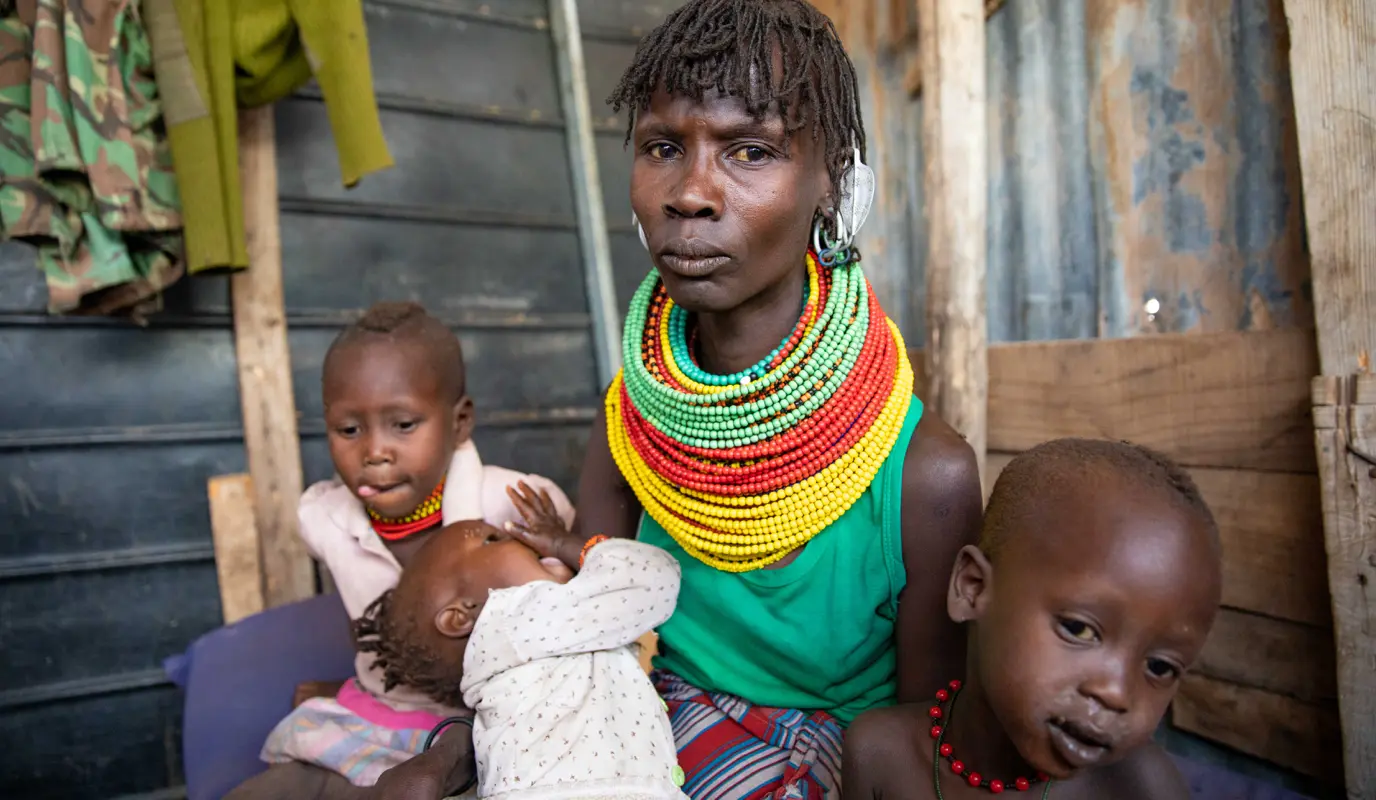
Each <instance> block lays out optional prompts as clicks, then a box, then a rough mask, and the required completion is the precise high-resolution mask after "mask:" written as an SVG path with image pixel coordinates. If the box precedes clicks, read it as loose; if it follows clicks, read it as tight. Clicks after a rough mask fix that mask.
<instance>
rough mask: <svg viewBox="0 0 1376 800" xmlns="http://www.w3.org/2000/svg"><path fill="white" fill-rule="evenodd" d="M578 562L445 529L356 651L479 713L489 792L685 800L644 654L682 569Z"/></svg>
mask: <svg viewBox="0 0 1376 800" xmlns="http://www.w3.org/2000/svg"><path fill="white" fill-rule="evenodd" d="M544 513H546V514H548V515H551V516H552V515H553V508H552V506H551V505H550V504H548V501H545V505H544ZM573 560H574V561H575V563H568V564H566V563H561V562H560V561H558V560H557V559H548V558H547V559H540V558H539V557H537V556H536V554H535V552H534V551H533V550H531V549H530V548H529V547H527V546H526V545H525V544H523V543H521V542H520V541H518V540H517V539H515V538H513V537H512V535H511V534H509V533H507V532H505V531H502V530H500V529H498V528H496V527H493V526H492V525H489V524H487V523H485V522H481V521H471V522H460V523H457V524H454V525H449V526H446V527H445V528H443V529H442V530H440V531H439V532H438V533H436V534H435V535H434V536H433V537H431V538H430V540H429V541H427V542H426V543H425V545H424V546H423V547H422V548H421V549H420V550H419V551H418V552H417V554H416V558H415V560H414V561H413V562H412V564H411V566H410V567H408V568H407V569H406V571H405V572H404V573H403V574H402V577H401V581H400V583H399V584H398V585H397V587H396V589H394V590H392V591H389V592H387V593H385V594H383V595H382V597H380V598H378V600H377V602H376V603H374V604H373V605H372V606H371V607H370V608H369V609H368V611H367V613H365V614H364V616H363V618H362V619H360V620H358V621H357V622H356V623H355V634H356V637H357V639H358V641H359V647H360V648H361V649H362V650H364V651H366V652H369V653H371V654H374V655H375V656H376V657H377V661H376V664H377V665H378V666H379V667H380V668H381V669H382V672H383V675H384V676H385V680H386V684H387V685H388V686H393V685H403V684H404V685H409V686H414V687H419V688H423V690H424V691H425V692H426V693H427V694H429V695H430V696H431V697H433V698H434V699H435V700H436V701H438V702H439V703H441V704H442V705H446V706H450V707H458V706H460V705H467V706H468V707H470V708H472V709H473V711H474V717H473V719H472V722H471V724H472V726H473V732H472V736H473V745H474V750H475V753H476V757H477V767H478V768H477V773H478V774H477V782H478V783H477V789H478V791H477V796H478V797H481V798H501V799H502V800H517V799H518V798H519V799H520V800H593V799H594V798H598V799H601V800H631V798H635V799H636V800H641V799H643V800H661V799H662V800H684V795H683V794H682V793H681V792H680V790H679V788H678V787H679V786H681V785H682V783H683V772H682V770H680V769H679V768H678V760H677V753H676V751H675V748H674V736H673V731H672V730H671V729H670V727H669V719H668V716H667V715H666V714H665V711H664V705H663V702H662V701H661V700H660V699H659V696H658V695H657V694H656V693H655V689H654V686H653V685H652V684H651V683H650V680H649V678H648V676H646V674H645V672H644V670H643V669H642V668H641V665H640V662H639V659H638V657H637V655H636V652H635V649H634V647H633V643H634V642H635V641H636V640H637V639H638V638H639V637H640V636H641V635H643V634H644V633H646V632H647V631H650V630H652V629H653V628H655V627H656V626H658V625H659V624H661V623H663V622H664V621H665V620H667V619H668V618H669V616H670V615H671V614H672V613H673V611H674V606H675V603H676V600H677V597H678V588H679V567H678V562H676V561H675V560H674V559H673V557H671V556H670V555H668V554H667V553H665V552H663V551H662V550H659V549H657V548H654V547H651V546H649V545H645V544H641V543H639V542H634V541H628V540H620V539H616V540H608V539H607V538H606V537H593V539H591V540H589V542H588V544H587V545H585V546H584V548H583V552H582V554H580V556H579V557H578V558H577V559H573ZM578 560H582V562H583V563H582V568H581V570H580V571H579V572H578V573H577V575H574V574H573V572H572V569H573V568H577V567H578V566H579V564H578V563H576V562H577V561H578Z"/></svg>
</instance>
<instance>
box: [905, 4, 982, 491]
mask: <svg viewBox="0 0 1376 800" xmlns="http://www.w3.org/2000/svg"><path fill="white" fill-rule="evenodd" d="M917 19H918V31H919V43H918V57H919V58H920V59H921V63H922V71H923V73H924V75H925V76H926V82H927V89H926V92H925V96H924V97H923V101H922V102H923V113H922V149H923V153H924V158H925V160H926V170H925V176H924V183H923V186H924V197H925V200H926V202H925V209H926V214H927V339H926V342H927V346H926V348H925V350H926V356H927V364H926V367H927V369H926V374H927V380H928V385H927V398H926V399H927V401H928V404H929V405H930V407H931V409H932V411H934V412H936V414H937V415H939V416H940V417H941V418H942V419H944V420H945V421H946V422H947V423H949V424H950V425H951V426H952V427H954V428H955V429H956V430H957V431H959V432H960V433H961V434H962V435H963V436H964V437H965V438H966V440H968V441H969V443H970V446H971V447H973V448H974V451H975V458H976V459H977V460H978V462H979V467H980V471H981V474H983V470H984V454H985V450H986V447H985V445H986V440H987V423H988V413H989V402H988V400H989V366H988V360H987V354H986V337H987V328H988V323H987V321H986V302H985V286H984V284H985V270H986V268H987V264H986V244H985V238H986V233H987V231H986V230H985V227H986V226H985V222H986V219H987V216H988V191H989V187H988V164H987V163H986V162H987V158H988V154H987V152H986V147H985V142H986V139H987V138H988V133H987V131H986V130H985V124H984V118H985V113H986V111H985V63H984V62H985V52H984V51H985V38H984V3H983V0H918V4H917Z"/></svg>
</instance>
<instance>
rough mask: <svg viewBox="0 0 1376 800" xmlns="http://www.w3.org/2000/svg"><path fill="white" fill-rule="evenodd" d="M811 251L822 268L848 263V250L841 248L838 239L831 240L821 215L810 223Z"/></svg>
mask: <svg viewBox="0 0 1376 800" xmlns="http://www.w3.org/2000/svg"><path fill="white" fill-rule="evenodd" d="M812 251H813V252H814V253H816V254H817V263H819V264H821V265H822V266H824V267H838V266H843V265H845V264H846V263H847V262H849V261H850V248H849V247H846V246H842V245H841V242H840V241H839V237H838V239H833V238H831V234H830V233H828V232H827V227H826V217H824V216H823V215H821V214H818V215H817V218H816V219H814V220H813V221H812Z"/></svg>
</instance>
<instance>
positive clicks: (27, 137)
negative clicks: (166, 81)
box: [0, 0, 182, 318]
mask: <svg viewBox="0 0 1376 800" xmlns="http://www.w3.org/2000/svg"><path fill="white" fill-rule="evenodd" d="M181 224H182V220H181V214H180V203H179V200H178V194H177V184H176V179H175V176H174V174H173V170H172V160H171V151H170V149H169V148H168V143H167V141H166V139H165V137H164V134H163V129H162V110H161V106H160V103H159V98H158V88H157V86H156V84H155V82H154V75H153V55H152V48H151V46H150V43H149V39H148V34H147V31H146V30H145V29H144V27H143V24H142V20H141V18H140V16H139V8H138V4H137V3H136V2H133V0H100V1H98V2H92V1H90V0H87V2H77V0H70V1H69V0H19V1H18V2H17V3H16V2H13V1H12V0H11V2H8V3H0V235H3V236H4V237H5V238H13V239H18V240H22V241H27V242H31V243H33V244H34V245H36V246H37V249H38V263H39V267H40V269H42V271H43V274H44V276H45V277H46V279H47V285H48V307H49V310H50V311H52V312H54V313H81V314H129V315H132V316H134V317H136V318H141V317H142V316H143V315H146V314H148V313H150V312H152V311H155V310H157V309H158V307H159V306H160V295H159V292H160V291H161V290H162V289H164V288H165V287H167V286H169V285H170V284H172V283H173V282H175V281H176V280H177V279H178V278H179V277H180V276H181V274H182V266H181V255H182V248H181V242H182V237H181V235H180V232H179V229H180V228H181Z"/></svg>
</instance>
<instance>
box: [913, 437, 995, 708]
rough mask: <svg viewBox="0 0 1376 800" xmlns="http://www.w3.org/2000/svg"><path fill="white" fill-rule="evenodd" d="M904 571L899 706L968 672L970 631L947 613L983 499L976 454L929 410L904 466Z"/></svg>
mask: <svg viewBox="0 0 1376 800" xmlns="http://www.w3.org/2000/svg"><path fill="white" fill-rule="evenodd" d="M902 509H903V511H902V524H903V569H904V571H905V572H906V573H907V577H908V582H907V586H906V587H905V588H904V589H903V593H902V594H901V595H899V600H898V621H897V624H896V626H895V628H896V630H895V633H894V638H895V639H896V640H897V647H898V702H900V703H911V702H915V701H917V700H920V699H923V698H926V697H928V696H929V695H930V694H931V693H932V692H935V691H936V690H937V689H939V688H940V687H942V686H943V685H945V684H946V682H947V681H950V680H952V679H953V678H957V677H960V676H961V675H963V673H964V671H965V632H964V630H963V629H962V628H961V627H960V626H959V625H957V624H956V623H954V622H952V621H951V618H950V617H949V616H948V615H947V613H946V592H947V587H948V585H949V584H950V581H951V567H952V565H953V564H955V560H956V554H957V553H958V552H960V548H962V547H964V546H965V545H967V544H978V542H979V529H980V521H981V519H982V517H983V514H984V497H983V494H982V493H981V491H980V483H979V467H978V465H977V464H976V462H975V451H974V450H972V449H970V445H969V444H968V443H966V441H965V439H964V438H962V437H961V436H960V434H958V433H956V432H955V430H953V429H952V428H951V426H949V425H947V424H946V423H945V422H943V421H942V420H941V419H940V418H939V417H937V415H936V413H935V412H933V411H930V410H928V411H927V412H926V413H925V414H924V415H923V417H922V421H921V422H920V423H918V426H917V430H916V431H915V432H914V433H913V438H912V440H911V442H910V443H909V444H908V454H907V456H906V458H905V460H904V462H903V502H902Z"/></svg>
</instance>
